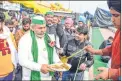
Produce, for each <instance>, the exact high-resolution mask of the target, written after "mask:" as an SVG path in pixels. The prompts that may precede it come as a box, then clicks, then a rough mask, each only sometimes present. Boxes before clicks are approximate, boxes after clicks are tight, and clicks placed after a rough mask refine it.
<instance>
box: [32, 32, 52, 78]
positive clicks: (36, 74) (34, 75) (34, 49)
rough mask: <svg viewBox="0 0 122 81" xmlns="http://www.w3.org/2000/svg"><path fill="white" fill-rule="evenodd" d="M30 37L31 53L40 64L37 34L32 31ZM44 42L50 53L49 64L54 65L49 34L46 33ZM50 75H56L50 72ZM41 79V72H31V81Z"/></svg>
mask: <svg viewBox="0 0 122 81" xmlns="http://www.w3.org/2000/svg"><path fill="white" fill-rule="evenodd" d="M30 35H31V38H32V46H31V52H32V56H33V61H34V62H36V63H37V62H38V45H37V40H36V38H35V34H34V32H33V31H32V30H31V31H30ZM44 41H45V45H46V49H47V52H48V63H49V64H53V48H52V47H51V46H49V44H48V43H49V41H50V38H49V36H48V34H47V33H45V35H44ZM40 68H41V67H40ZM50 75H51V76H53V75H54V73H53V72H50ZM40 77H41V74H40V72H39V71H34V70H32V71H31V80H41V78H40Z"/></svg>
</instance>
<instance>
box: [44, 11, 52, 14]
mask: <svg viewBox="0 0 122 81" xmlns="http://www.w3.org/2000/svg"><path fill="white" fill-rule="evenodd" d="M45 15H54V13H53V12H52V11H49V12H46V14H45Z"/></svg>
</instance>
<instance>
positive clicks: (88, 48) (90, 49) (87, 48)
mask: <svg viewBox="0 0 122 81" xmlns="http://www.w3.org/2000/svg"><path fill="white" fill-rule="evenodd" d="M84 50H86V51H87V52H90V53H92V54H94V49H93V48H92V46H91V45H88V46H85V47H84Z"/></svg>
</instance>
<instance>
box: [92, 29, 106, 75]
mask: <svg viewBox="0 0 122 81" xmlns="http://www.w3.org/2000/svg"><path fill="white" fill-rule="evenodd" d="M103 41H104V38H103V36H102V34H101V32H100V30H99V28H92V44H93V46H94V48H95V49H99V46H100V44H101V43H102V42H103ZM93 66H94V74H95V75H97V74H99V73H100V72H99V71H98V70H97V69H98V68H99V67H106V63H104V62H102V61H101V56H100V55H94V64H93Z"/></svg>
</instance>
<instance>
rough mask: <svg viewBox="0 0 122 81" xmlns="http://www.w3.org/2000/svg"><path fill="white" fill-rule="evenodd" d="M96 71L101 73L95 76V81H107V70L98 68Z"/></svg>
mask: <svg viewBox="0 0 122 81" xmlns="http://www.w3.org/2000/svg"><path fill="white" fill-rule="evenodd" d="M98 70H99V71H102V72H101V73H100V74H98V75H97V76H96V79H97V80H98V79H103V80H107V79H108V78H109V74H108V68H105V67H100V68H98Z"/></svg>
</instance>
